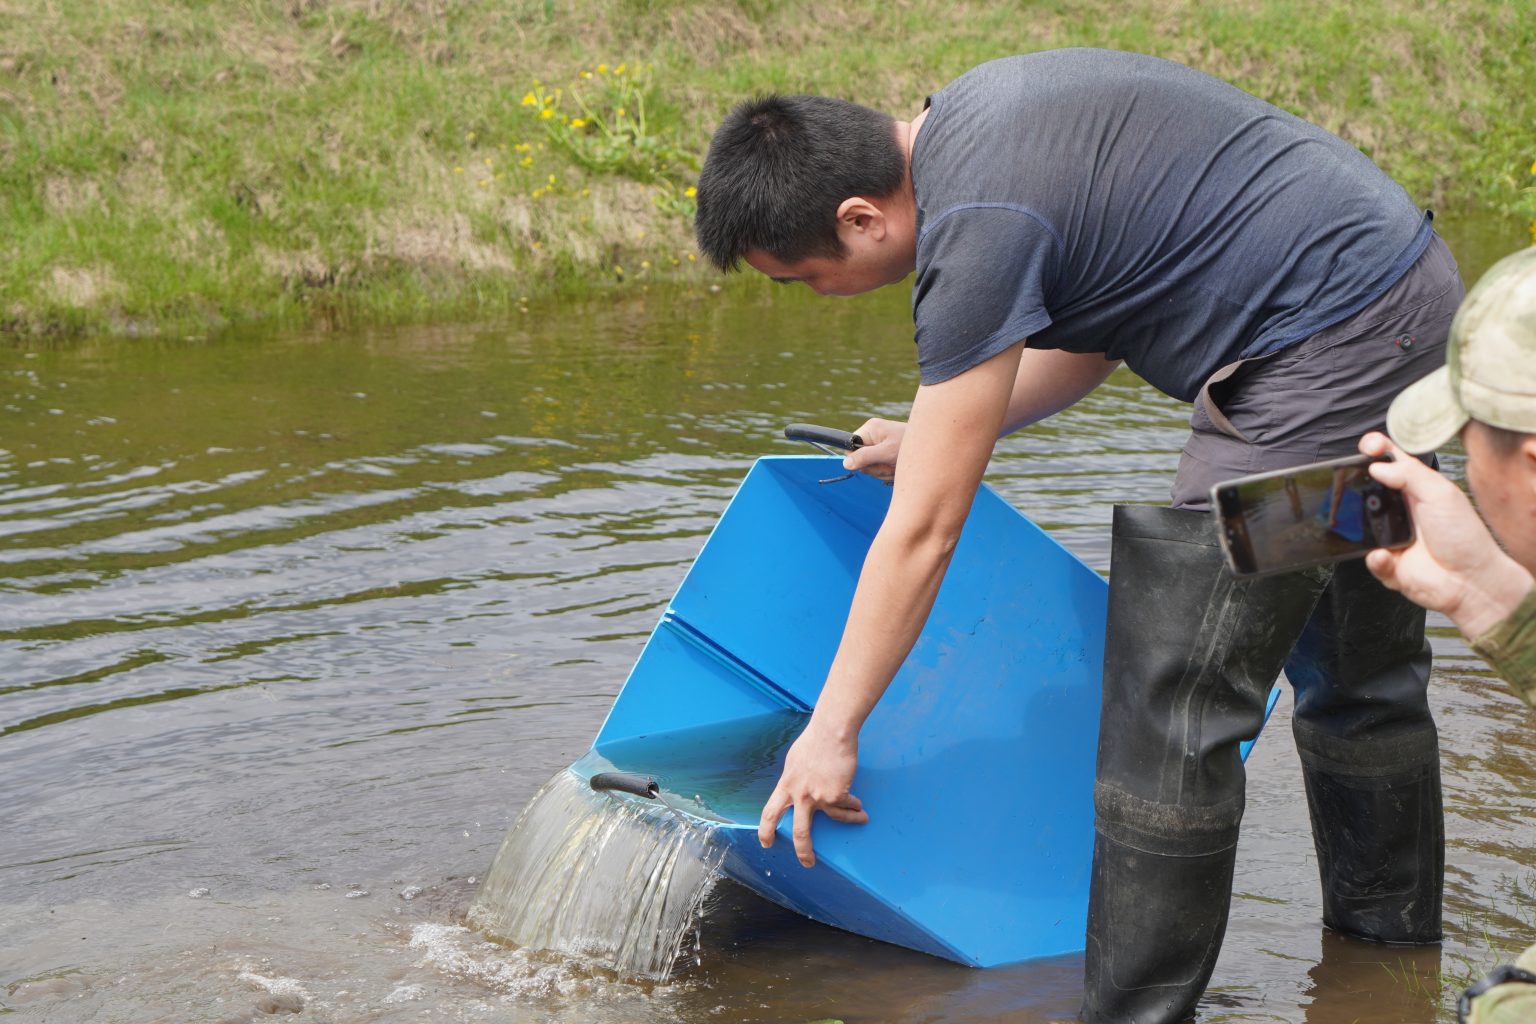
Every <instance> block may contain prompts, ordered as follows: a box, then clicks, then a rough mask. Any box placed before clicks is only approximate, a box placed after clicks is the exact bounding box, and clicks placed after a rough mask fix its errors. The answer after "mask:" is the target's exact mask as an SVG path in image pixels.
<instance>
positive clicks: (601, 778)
mask: <svg viewBox="0 0 1536 1024" xmlns="http://www.w3.org/2000/svg"><path fill="white" fill-rule="evenodd" d="M588 785H589V786H591V787H592V788H593V789H595V790H597V791H598V792H599V793H602V792H606V791H607V790H611V789H614V790H618V791H619V792H620V793H632V794H634V795H635V796H643V797H645V798H646V799H647V800H655V799H656V797H657V796H658V795H659V794H660V793H661V787H660V786H658V785H656V780H655V779H652V778H647V777H646V776H644V775H632V774H630V773H629V772H598V773H597V774H596V775H594V776H592V781H591V782H589V783H588Z"/></svg>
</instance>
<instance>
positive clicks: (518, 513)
mask: <svg viewBox="0 0 1536 1024" xmlns="http://www.w3.org/2000/svg"><path fill="white" fill-rule="evenodd" d="M1440 223H1441V225H1442V228H1443V230H1445V231H1446V233H1447V235H1448V236H1449V237H1450V239H1451V241H1452V244H1453V248H1455V249H1456V251H1457V253H1458V256H1459V257H1460V258H1461V261H1462V264H1463V270H1464V271H1465V272H1466V273H1467V274H1468V275H1469V276H1472V275H1475V274H1476V273H1477V272H1479V271H1480V270H1481V269H1482V268H1483V267H1484V266H1486V265H1487V263H1488V262H1490V261H1491V260H1492V259H1493V258H1495V257H1496V256H1497V255H1500V254H1502V253H1503V252H1506V251H1510V250H1512V249H1514V248H1516V247H1518V246H1519V245H1521V244H1522V243H1523V242H1524V241H1525V239H1524V237H1523V228H1522V227H1521V226H1520V225H1513V224H1489V223H1486V222H1484V223H1476V224H1468V223H1465V222H1463V223H1460V224H1458V223H1457V222H1456V220H1455V218H1452V217H1446V218H1442V219H1441V221H1440ZM890 292H891V293H890V294H888V295H880V294H876V295H872V296H866V297H863V298H861V299H858V300H846V301H834V300H818V299H816V298H815V297H814V296H811V295H810V294H809V293H808V292H805V291H804V290H803V289H784V288H740V287H731V288H727V289H726V290H725V291H723V292H720V293H711V292H709V291H707V290H703V289H692V290H690V289H671V290H662V289H656V290H653V291H650V292H639V291H636V292H635V293H633V294H632V295H631V297H629V298H626V299H623V300H620V301H618V302H616V303H613V304H604V305H602V306H600V307H599V306H594V307H585V308H580V309H574V310H572V309H564V308H554V307H550V308H546V309H543V310H540V309H535V310H533V311H532V312H530V313H529V314H527V315H525V316H523V317H522V318H520V319H518V320H516V321H514V322H510V323H499V324H492V325H484V326H481V327H473V328H458V327H456V328H428V329H420V328H418V329H402V330H391V331H375V332H366V333H358V334H351V335H333V334H324V335H321V334H314V335H309V334H289V335H284V336H279V337H237V338H220V339H215V340H207V339H187V340H178V341H164V342H144V341H132V342H129V341H121V340H102V341H95V342H82V343H76V344H69V345H62V346H41V345H37V346H22V347H17V346H11V347H7V348H5V349H4V350H3V351H0V449H3V450H0V564H3V566H4V583H3V586H4V594H3V597H0V665H3V667H4V672H3V674H0V778H3V779H4V786H3V788H0V837H3V838H0V1015H6V1014H9V1015H11V1016H12V1018H13V1019H17V1020H37V1021H113V1022H118V1021H122V1022H128V1021H133V1022H141V1021H143V1022H148V1021H165V1022H173V1021H174V1022H201V1021H209V1022H213V1021H220V1022H225V1021H237V1020H248V1019H251V1018H252V1017H253V1016H260V1017H265V1015H266V1014H267V1013H282V1012H284V1011H291V1010H294V1009H297V1008H302V1009H301V1014H300V1016H299V1017H297V1018H295V1019H298V1020H314V1021H333V1022H338V1024H339V1022H349V1021H407V1020H410V1021H418V1020H425V1019H432V1020H450V1021H481V1020H485V1021H491V1020H494V1021H505V1022H522V1021H529V1022H533V1021H562V1022H564V1021H570V1022H587V1021H591V1022H605V1024H606V1022H612V1024H631V1022H635V1024H641V1022H644V1024H650V1022H676V1021H686V1022H693V1021H700V1022H709V1021H765V1022H766V1021H774V1022H778V1021H786V1022H802V1021H807V1020H813V1019H818V1018H826V1017H835V1018H840V1019H843V1020H845V1021H847V1022H848V1024H856V1022H875V1021H882V1022H927V1021H975V1022H989V1021H999V1022H1001V1021H1010V1022H1011V1021H1021V1022H1027V1021H1042V1020H1047V1019H1049V1018H1051V1017H1054V1016H1064V1015H1070V1014H1071V1013H1073V1012H1074V1011H1075V1009H1076V1004H1077V998H1078V995H1077V987H1078V983H1079V975H1080V971H1081V960H1080V958H1079V957H1075V956H1068V957H1061V958H1057V959H1053V960H1048V961H1043V962H1037V963H1032V964H1027V965H1022V966H1018V967H1010V968H1001V969H994V970H988V971H975V970H969V969H966V968H962V967H957V966H954V965H952V964H948V963H945V962H942V961H938V960H934V959H931V958H929V957H925V956H922V955H920V954H916V953H911V952H908V951H905V950H901V949H897V948H894V947H889V946H884V945H881V944H878V943H874V942H870V941H867V940H863V939H859V938H856V937H853V936H849V935H845V934H842V933H839V932H835V931H833V930H831V929H827V928H823V927H821V926H818V925H814V924H811V923H809V922H805V921H802V920H800V919H798V918H796V917H794V916H792V915H790V914H788V913H786V912H783V911H781V910H778V909H777V908H774V907H772V906H769V905H766V904H764V903H762V902H761V901H759V900H757V899H756V898H755V897H753V896H751V895H750V894H747V893H744V892H742V891H740V890H736V889H734V888H731V887H728V886H727V887H722V888H721V889H720V890H719V891H718V892H717V893H716V896H715V898H714V901H713V903H712V906H711V910H710V912H709V914H708V916H707V918H706V920H705V923H704V931H703V936H702V941H701V945H700V948H699V950H698V955H697V958H696V962H695V963H692V964H691V966H690V968H689V969H688V970H686V971H685V972H684V973H682V974H681V975H679V976H678V977H676V978H675V979H674V980H673V981H671V982H669V983H667V984H662V985H651V984H636V983H630V982H624V981H620V980H617V979H615V978H612V977H610V976H607V975H605V974H604V973H603V972H601V971H596V970H592V969H587V968H583V967H582V966H581V965H579V964H575V963H571V962H568V961H561V960H559V959H556V958H551V957H540V956H532V955H526V954H523V953H520V952H515V951H512V950H508V949H505V948H502V947H495V946H490V945H487V944H485V943H483V942H482V941H480V940H479V938H478V937H477V936H475V935H474V934H473V933H470V932H467V931H465V930H464V929H463V928H462V927H461V925H460V915H461V914H462V912H463V910H464V908H465V906H466V905H467V904H468V902H469V900H470V898H471V897H472V896H473V894H474V891H475V888H476V884H477V879H478V877H479V876H480V875H481V874H483V872H484V871H485V869H486V868H487V867H488V866H489V864H490V861H491V858H492V856H493V855H494V853H495V850H496V847H497V846H498V844H499V843H500V841H501V839H502V837H503V835H504V834H505V832H506V830H507V828H508V826H509V824H510V823H511V821H512V819H513V818H514V817H515V816H516V814H517V812H518V811H519V809H520V808H521V807H522V806H523V804H524V803H525V802H526V801H527V800H528V798H529V797H530V796H531V795H532V794H533V793H534V792H535V790H537V789H538V787H539V786H540V785H542V784H543V782H544V781H545V780H546V779H547V778H548V777H549V776H550V775H551V774H552V773H554V772H555V771H556V770H557V769H560V768H562V767H564V766H565V765H567V764H569V763H570V762H571V761H572V760H574V759H575V758H577V757H578V756H580V755H581V754H582V753H583V752H585V751H586V749H587V747H588V745H589V743H590V741H591V738H592V736H593V734H594V733H595V731H596V729H597V727H598V725H599V724H600V722H601V720H602V717H603V715H604V713H605V712H606V710H607V708H608V705H609V703H610V702H611V700H612V698H613V695H614V694H615V692H617V690H618V688H619V686H620V685H621V683H622V682H623V680H624V677H625V674H626V673H627V672H628V670H629V667H630V665H631V664H632V663H633V661H634V659H635V657H636V656H637V654H638V653H639V650H640V646H641V644H642V643H643V641H644V639H645V637H646V635H647V634H648V633H649V631H650V629H651V627H652V625H653V624H654V622H655V620H656V617H657V616H658V615H659V613H660V611H661V609H662V608H663V607H664V606H665V603H666V601H667V598H668V597H669V596H670V595H671V593H672V591H673V589H675V587H676V585H677V583H678V581H679V580H680V579H681V577H682V574H683V573H684V571H685V570H686V569H687V567H688V565H689V563H690V561H691V560H692V557H693V555H694V554H695V552H696V551H697V549H698V547H699V545H700V543H701V542H702V539H703V536H704V534H705V533H706V532H707V531H708V530H709V528H710V526H711V525H712V524H713V522H714V520H715V519H716V517H717V516H718V515H719V513H720V511H721V509H722V508H723V506H724V503H725V502H726V500H727V499H728V498H729V496H730V494H731V492H732V490H733V488H734V487H735V485H736V483H737V482H738V481H739V480H740V479H741V477H742V475H743V474H744V473H745V471H746V469H747V467H748V466H749V465H750V463H751V460H752V459H753V458H754V457H756V456H758V455H762V454H768V453H773V452H782V453H787V452H798V451H800V450H801V449H798V448H795V447H791V446H789V445H787V444H785V443H783V442H781V441H778V440H777V439H776V435H777V432H778V429H779V428H780V427H781V426H782V424H784V423H786V422H790V421H795V420H808V421H812V422H827V423H831V424H836V425H843V426H848V427H852V426H855V425H857V422H858V421H859V420H860V419H862V418H863V417H864V416H865V415H867V414H871V413H879V414H887V415H900V414H901V413H902V411H903V409H904V407H905V403H906V402H907V401H908V400H909V399H910V396H911V391H912V388H913V386H914V381H915V375H914V369H913V365H912V352H911V348H910V333H909V320H908V313H907V308H906V297H905V295H904V294H903V293H902V292H901V291H899V290H894V289H893V290H890ZM1185 416H1186V413H1185V412H1184V411H1183V409H1182V408H1181V407H1180V406H1178V405H1177V403H1174V402H1172V401H1170V400H1167V399H1165V398H1163V397H1161V396H1159V395H1157V394H1156V393H1155V392H1153V391H1151V390H1150V389H1149V388H1147V387H1146V386H1145V385H1143V384H1141V383H1140V382H1139V381H1137V380H1136V379H1135V378H1134V377H1133V376H1132V375H1130V374H1129V373H1126V372H1124V371H1121V372H1119V373H1117V374H1116V375H1115V376H1114V377H1113V378H1111V380H1110V382H1109V384H1108V385H1107V386H1106V387H1104V388H1102V389H1100V391H1099V392H1098V393H1097V394H1095V395H1094V396H1093V397H1092V398H1091V399H1090V400H1088V401H1087V402H1086V403H1084V404H1083V405H1081V406H1080V407H1078V408H1076V409H1073V410H1070V411H1069V412H1067V413H1065V414H1063V415H1062V416H1059V417H1057V418H1056V419H1054V420H1052V421H1050V422H1049V423H1047V424H1044V425H1041V426H1040V427H1038V428H1035V429H1032V430H1030V431H1026V432H1025V433H1023V434H1022V435H1019V436H1016V437H1014V438H1011V439H1009V440H1008V441H1006V442H1005V443H1004V444H1003V445H1002V446H1000V448H999V451H998V455H997V458H996V460H995V461H994V463H993V466H992V470H991V472H990V473H989V476H988V480H989V482H990V483H991V484H992V485H993V486H994V487H996V488H997V489H999V490H1000V491H1001V492H1002V493H1003V494H1004V495H1005V496H1006V497H1007V498H1009V499H1010V500H1011V501H1012V502H1013V503H1014V504H1016V505H1017V506H1018V507H1019V508H1021V509H1022V510H1024V511H1025V512H1026V513H1028V514H1029V515H1030V516H1031V517H1033V518H1034V519H1035V520H1036V521H1037V522H1039V523H1040V524H1041V525H1042V526H1044V527H1046V528H1047V529H1049V530H1051V531H1052V533H1053V534H1054V535H1055V536H1056V537H1057V538H1058V539H1059V540H1061V541H1062V542H1063V543H1064V544H1066V545H1067V546H1068V547H1069V548H1071V549H1072V550H1073V551H1075V552H1076V553H1077V554H1078V555H1079V556H1081V557H1082V558H1083V559H1084V560H1085V561H1087V562H1088V563H1089V564H1090V565H1092V566H1094V567H1095V568H1097V569H1100V570H1104V569H1106V568H1107V562H1108V524H1109V516H1110V505H1111V503H1112V502H1114V501H1143V502H1156V501H1161V500H1164V499H1165V498H1166V495H1167V488H1168V484H1169V482H1170V480H1171V477H1172V471H1173V467H1174V464H1175V460H1176V453H1177V451H1178V449H1179V447H1180V445H1181V444H1182V441H1183V436H1184V421H1185ZM1448 461H1449V463H1450V465H1451V471H1452V472H1453V473H1457V472H1458V471H1459V461H1458V460H1457V459H1456V458H1455V457H1454V456H1453V457H1452V458H1450V459H1449V460H1448ZM1432 625H1434V626H1435V628H1436V635H1435V643H1436V649H1437V653H1438V655H1439V660H1438V664H1437V669H1436V680H1435V687H1434V700H1435V704H1436V708H1437V711H1438V714H1439V718H1440V723H1441V729H1442V746H1443V748H1444V751H1445V790H1446V801H1447V828H1448V832H1449V849H1448V851H1447V888H1448V892H1447V907H1446V923H1447V928H1448V937H1447V941H1446V943H1445V946H1444V949H1443V950H1435V951H1420V950H1405V949H1396V948H1383V947H1373V946H1369V945H1366V944H1360V943H1354V942H1350V941H1348V940H1343V939H1339V938H1336V937H1334V936H1331V935H1325V934H1324V933H1323V932H1322V929H1321V927H1320V925H1319V923H1318V917H1319V905H1318V894H1317V885H1316V879H1315V872H1314V863H1313V853H1312V848H1311V839H1310V833H1309V830H1308V825H1307V814H1306V807H1305V801H1304V799H1303V796H1302V791H1301V785H1300V775H1299V770H1298V768H1297V765H1296V758H1295V752H1294V749H1293V748H1292V745H1291V741H1290V735H1289V722H1288V709H1287V704H1288V701H1282V703H1281V706H1280V709H1279V710H1278V711H1277V713H1276V718H1275V720H1274V721H1273V722H1272V723H1271V725H1270V727H1269V729H1267V730H1266V732H1265V735H1264V737H1263V739H1262V740H1261V741H1260V743H1259V745H1258V747H1257V748H1256V750H1255V751H1254V754H1253V757H1252V759H1251V760H1250V763H1249V779H1250V782H1249V804H1248V813H1247V818H1246V822H1245V830H1244V836H1243V844H1242V854H1241V859H1240V861H1239V865H1238V878H1237V886H1236V888H1237V896H1236V899H1235V901H1234V905H1233V914H1232V924H1231V928H1230V931H1229V932H1228V936H1227V941H1226V945H1225V947H1224V952H1223V956H1222V959H1221V962H1220V964H1219V965H1218V967H1217V969H1216V975H1215V979H1214V981H1213V987H1212V990H1211V992H1210V994H1209V995H1208V997H1207V1000H1206V1003H1205V1004H1204V1018H1205V1019H1207V1020H1212V1021H1214V1020H1244V1021H1277V1020H1278V1021H1303V1020H1304V1021H1309V1022H1319V1024H1320V1022H1338V1021H1349V1020H1354V1019H1358V1020H1360V1021H1381V1022H1386V1021H1392V1022H1403V1021H1409V1022H1413V1021H1425V1022H1428V1021H1434V1020H1437V1019H1446V1018H1445V1012H1444V1007H1445V1006H1446V1004H1447V1003H1448V1002H1449V1001H1450V999H1449V997H1437V996H1436V994H1435V993H1436V992H1437V991H1438V987H1439V985H1440V981H1439V980H1438V972H1440V971H1442V970H1443V972H1444V975H1445V977H1446V984H1447V986H1451V985H1459V984H1464V981H1459V980H1457V979H1462V978H1464V977H1465V976H1466V975H1468V974H1470V973H1473V972H1474V971H1476V973H1481V971H1482V970H1483V969H1484V968H1485V967H1486V966H1488V965H1491V963H1492V962H1493V960H1494V957H1495V955H1496V953H1495V950H1494V949H1493V948H1491V947H1497V946H1499V945H1500V944H1503V943H1506V942H1513V941H1515V940H1517V939H1519V938H1521V937H1523V938H1524V941H1526V942H1531V941H1536V934H1533V932H1536V905H1533V897H1532V895H1531V894H1532V890H1533V888H1536V885H1533V882H1536V840H1533V835H1536V832H1533V830H1532V828H1531V822H1532V819H1533V812H1536V715H1533V713H1532V712H1530V711H1529V710H1527V709H1526V708H1525V707H1524V706H1523V705H1521V704H1519V703H1518V702H1517V701H1515V700H1514V698H1512V697H1510V696H1509V695H1508V693H1507V692H1506V691H1505V690H1504V689H1503V687H1502V686H1501V685H1500V684H1499V683H1498V682H1497V681H1496V680H1493V679H1491V678H1490V677H1489V676H1488V674H1487V673H1486V671H1484V669H1483V667H1482V665H1481V663H1480V662H1478V661H1477V660H1476V659H1475V658H1474V657H1472V656H1471V655H1469V653H1468V652H1467V650H1466V648H1465V646H1464V645H1463V644H1462V643H1461V642H1460V641H1459V639H1458V638H1457V637H1456V636H1455V634H1454V632H1453V631H1451V630H1450V629H1449V628H1448V627H1447V626H1446V624H1445V623H1444V622H1443V621H1439V622H1437V623H1432ZM999 855H1001V856H1005V855H1006V852H1000V854H999Z"/></svg>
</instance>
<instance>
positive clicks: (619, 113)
mask: <svg viewBox="0 0 1536 1024" xmlns="http://www.w3.org/2000/svg"><path fill="white" fill-rule="evenodd" d="M613 114H614V116H615V117H623V116H624V108H623V107H620V108H619V109H618V110H615V111H614V112H613Z"/></svg>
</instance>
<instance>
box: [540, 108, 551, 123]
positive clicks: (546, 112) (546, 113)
mask: <svg viewBox="0 0 1536 1024" xmlns="http://www.w3.org/2000/svg"><path fill="white" fill-rule="evenodd" d="M554 116H555V112H554V111H553V110H551V109H549V108H548V107H545V108H544V109H543V110H541V111H539V120H541V121H548V120H549V119H550V118H552V117H554Z"/></svg>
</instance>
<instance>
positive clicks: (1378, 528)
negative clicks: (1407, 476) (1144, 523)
mask: <svg viewBox="0 0 1536 1024" xmlns="http://www.w3.org/2000/svg"><path fill="white" fill-rule="evenodd" d="M1376 461H1379V460H1378V459H1376V458H1372V457H1370V456H1367V455H1352V456H1350V457H1348V458H1343V459H1333V460H1331V461H1328V462H1318V463H1314V464H1312V465H1310V466H1297V467H1295V468H1293V469H1282V470H1276V471H1274V472H1271V473H1255V474H1254V475H1252V476H1244V477H1238V478H1237V479H1236V480H1227V481H1225V482H1224V483H1219V484H1217V485H1216V486H1215V487H1212V488H1211V508H1213V509H1214V510H1215V512H1216V516H1217V519H1218V523H1219V532H1220V535H1221V546H1222V550H1223V551H1224V552H1225V553H1226V556H1227V565H1228V566H1229V567H1230V568H1231V570H1232V573H1233V575H1235V576H1264V575H1267V574H1269V573H1275V572H1286V571H1289V570H1292V569H1301V568H1305V567H1306V566H1309V565H1320V564H1323V563H1325V562H1338V561H1341V560H1343V559H1346V558H1359V557H1361V556H1363V555H1364V554H1365V553H1366V552H1367V551H1373V550H1375V549H1376V548H1400V547H1404V546H1406V545H1408V544H1412V543H1413V517H1412V516H1410V515H1409V514H1408V505H1407V502H1406V501H1405V500H1404V499H1403V496H1402V494H1401V493H1400V492H1398V491H1395V490H1393V489H1392V488H1390V487H1386V486H1384V485H1382V484H1379V483H1377V482H1376V481H1375V480H1372V479H1371V474H1370V471H1369V469H1368V468H1367V467H1368V466H1370V464H1371V463H1372V462H1376Z"/></svg>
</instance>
